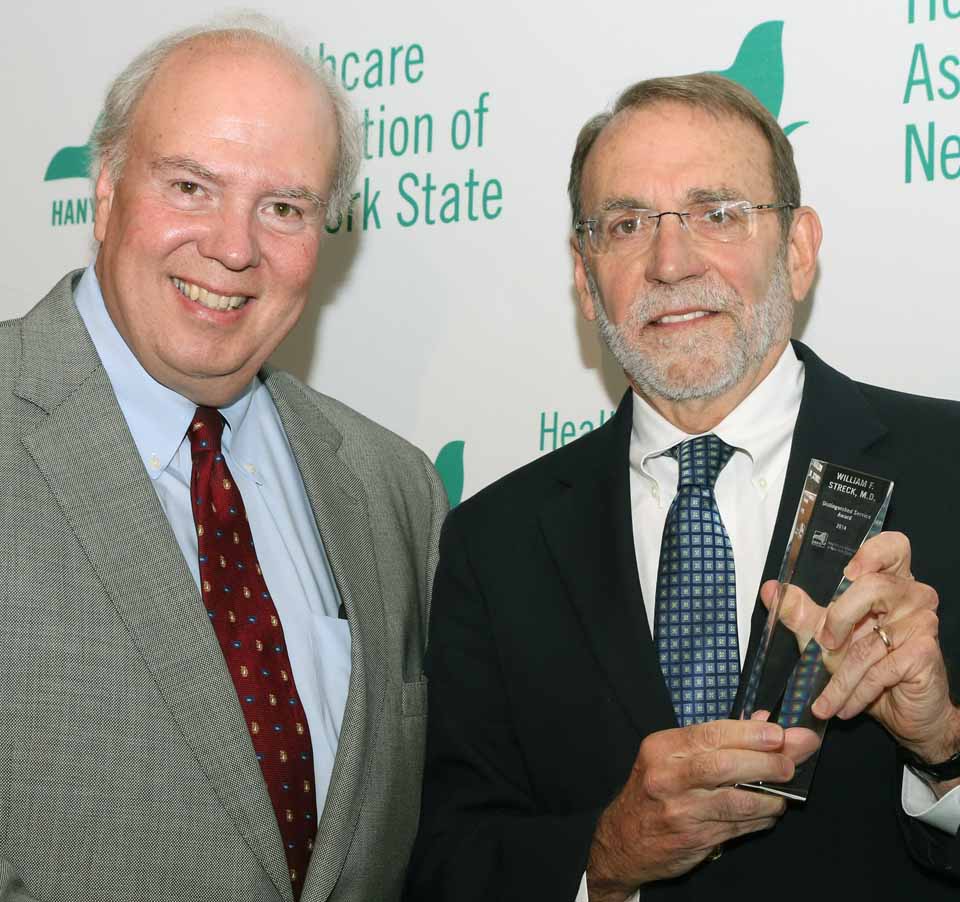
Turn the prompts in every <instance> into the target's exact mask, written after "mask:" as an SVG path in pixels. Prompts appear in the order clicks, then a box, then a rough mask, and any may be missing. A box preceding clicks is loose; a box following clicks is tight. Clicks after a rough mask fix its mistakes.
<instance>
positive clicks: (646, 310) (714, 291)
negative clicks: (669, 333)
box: [627, 282, 743, 326]
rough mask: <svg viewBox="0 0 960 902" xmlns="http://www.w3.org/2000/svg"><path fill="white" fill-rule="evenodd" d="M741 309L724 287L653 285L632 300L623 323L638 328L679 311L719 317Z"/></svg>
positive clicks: (707, 283)
mask: <svg viewBox="0 0 960 902" xmlns="http://www.w3.org/2000/svg"><path fill="white" fill-rule="evenodd" d="M742 306H743V301H742V300H741V298H740V296H739V295H738V294H737V293H736V292H735V291H734V290H733V289H731V288H730V287H729V286H726V285H717V284H711V283H709V282H694V283H691V284H689V285H656V286H654V287H652V288H649V289H647V290H646V291H644V292H643V293H642V294H638V295H637V296H636V297H635V298H634V300H633V302H632V303H631V304H630V310H629V313H628V315H627V320H628V322H629V323H630V324H631V325H638V326H642V325H645V324H647V323H651V322H654V321H655V320H658V319H660V318H661V317H664V316H668V315H670V314H674V313H677V312H679V311H686V310H693V309H696V310H708V311H710V312H711V313H723V312H724V311H726V310H731V309H737V308H738V307H742Z"/></svg>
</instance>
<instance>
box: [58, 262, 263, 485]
mask: <svg viewBox="0 0 960 902" xmlns="http://www.w3.org/2000/svg"><path fill="white" fill-rule="evenodd" d="M74 300H75V303H76V305H77V310H78V312H79V313H80V317H81V319H82V320H83V323H84V325H85V326H86V327H87V332H89V333H90V338H91V340H92V341H93V345H94V347H95V348H96V349H97V354H98V355H99V356H100V361H101V362H102V363H103V367H104V369H105V370H106V371H107V376H108V377H109V378H110V383H111V385H112V386H113V392H114V394H115V395H116V397H117V403H118V404H119V405H120V410H121V412H122V413H123V417H124V419H125V420H126V421H127V427H128V428H129V429H130V434H131V436H132V437H133V442H134V444H135V445H136V447H137V452H138V453H139V454H140V457H141V458H142V460H143V465H144V467H146V470H147V473H148V474H149V475H150V477H151V478H152V479H156V478H157V477H159V476H160V474H161V473H162V472H163V471H164V470H165V469H166V468H167V466H168V465H169V463H170V461H171V460H172V459H173V456H174V455H175V454H176V453H177V449H178V448H179V447H180V443H181V442H182V441H183V437H184V435H186V432H187V427H188V426H189V425H190V420H191V419H192V418H193V413H194V411H195V410H196V408H197V405H196V404H194V403H193V401H190V400H188V399H187V398H184V397H183V395H179V394H177V393H176V392H175V391H173V390H172V389H169V388H167V387H166V386H165V385H161V384H160V383H159V382H157V381H156V379H154V378H153V377H152V376H151V375H150V374H149V373H148V372H147V371H146V370H145V369H144V368H143V367H142V366H141V365H140V361H139V360H137V358H136V356H135V355H134V354H133V352H132V351H131V350H130V348H129V347H127V343H126V342H125V341H124V340H123V337H122V336H121V335H120V333H119V332H118V331H117V327H116V326H115V325H114V323H113V320H112V319H111V318H110V314H109V313H108V312H107V308H106V304H105V303H104V300H103V293H102V292H101V290H100V283H99V281H98V280H97V274H96V272H95V270H94V268H93V265H92V264H91V265H90V266H88V267H87V269H86V271H85V272H84V274H83V276H82V277H81V278H80V282H79V284H78V285H77V288H76V291H75V292H74ZM258 385H259V379H254V381H253V382H252V383H251V384H250V385H249V386H247V389H246V391H244V393H243V394H242V395H241V396H240V397H239V398H238V399H237V400H236V401H234V402H233V403H232V404H230V405H229V406H227V407H224V408H222V409H221V411H220V412H221V414H223V418H224V419H225V420H226V422H227V425H228V426H229V429H224V433H223V445H224V447H225V448H227V449H229V448H230V444H231V440H232V437H233V436H236V435H237V433H238V432H239V431H240V429H241V427H242V425H243V423H244V421H245V419H246V415H247V412H248V410H249V409H250V399H251V398H252V396H253V393H254V390H255V389H256V387H257V386H258Z"/></svg>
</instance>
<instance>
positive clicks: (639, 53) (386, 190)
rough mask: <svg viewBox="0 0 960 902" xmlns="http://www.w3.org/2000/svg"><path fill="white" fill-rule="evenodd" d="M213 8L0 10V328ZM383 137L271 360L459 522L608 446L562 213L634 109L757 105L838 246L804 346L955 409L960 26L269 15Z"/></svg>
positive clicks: (607, 372)
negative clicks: (125, 112) (557, 457)
mask: <svg viewBox="0 0 960 902" xmlns="http://www.w3.org/2000/svg"><path fill="white" fill-rule="evenodd" d="M222 11H223V9H222V7H221V6H219V5H218V4H215V3H210V2H207V0H166V2H164V3H162V4H148V5H147V6H145V7H139V8H134V7H132V6H131V5H130V4H128V3H121V2H120V0H92V2H88V3H85V4H58V5H57V8H55V10H53V9H51V5H50V4H16V5H14V6H13V7H11V8H8V9H6V10H5V16H4V18H5V23H6V25H5V28H4V29H3V33H2V35H0V48H2V54H3V59H4V66H3V71H2V76H0V78H2V79H3V84H2V91H0V104H2V117H3V121H4V122H5V123H6V128H5V134H6V135H7V137H6V139H5V144H6V146H7V161H8V162H7V168H6V170H4V172H3V174H2V175H0V179H2V183H3V194H4V196H5V197H6V198H7V213H6V215H5V216H4V217H3V218H2V223H0V240H2V246H3V249H4V251H3V252H4V255H5V265H4V267H3V269H2V275H0V318H8V317H12V316H19V315H21V314H22V313H24V312H25V311H26V310H28V309H29V308H30V307H31V306H33V304H34V303H36V301H37V300H39V299H40V297H42V295H43V294H44V293H46V291H47V290H48V289H49V288H50V287H51V286H52V285H53V283H54V282H55V281H56V280H57V279H58V278H59V277H60V276H61V275H62V274H63V273H64V272H66V271H67V270H68V269H71V268H74V267H77V266H82V265H85V264H86V263H88V262H89V261H90V260H91V259H92V255H93V253H94V246H93V239H92V217H93V204H92V202H91V193H92V191H91V185H90V182H89V181H88V180H87V179H86V176H85V171H84V170H85V163H86V157H87V147H86V141H87V137H88V136H89V134H90V129H91V126H92V125H93V122H94V120H95V119H96V117H97V114H98V112H99V107H100V104H101V102H102V99H103V95H104V92H105V89H106V86H107V84H108V83H109V81H110V80H111V79H112V78H113V77H114V76H115V75H116V74H117V73H118V72H119V71H120V69H121V68H122V67H123V66H124V65H125V64H126V62H128V61H129V59H130V58H131V57H132V56H133V55H134V54H135V53H136V52H138V51H139V50H140V49H142V48H143V47H144V46H146V44H148V43H150V42H151V41H153V40H154V39H155V38H157V37H159V36H160V35H162V34H164V33H166V32H168V31H172V30H175V29H178V28H181V27H185V26H187V25H191V24H195V23H197V22H198V21H203V20H204V19H206V18H209V17H211V16H213V15H216V14H218V13H221V12H222ZM263 11H264V12H266V13H268V14H270V15H273V16H276V17H277V18H279V19H280V20H281V21H283V22H284V23H285V24H286V25H287V26H288V27H289V28H290V29H291V31H293V33H294V34H295V35H297V37H298V41H299V42H300V43H302V45H303V48H304V53H305V54H307V55H309V56H310V57H312V58H314V59H319V60H322V61H323V62H324V64H325V65H328V66H330V67H331V68H332V69H334V70H335V71H336V73H337V74H338V75H339V76H340V77H341V78H342V80H343V82H344V84H345V85H346V87H347V89H348V90H349V92H350V95H351V97H352V99H353V101H354V102H355V104H356V106H357V109H358V111H359V113H360V116H361V119H362V121H363V123H364V139H365V154H364V156H365V160H364V168H363V170H362V172H361V174H360V177H359V180H358V182H357V185H356V194H355V198H354V202H353V204H352V206H351V209H350V212H349V214H348V215H346V216H345V217H344V218H343V219H342V220H341V222H340V224H339V226H338V227H337V228H336V229H335V230H334V231H333V232H332V233H331V234H330V236H329V238H328V240H327V241H326V243H325V245H324V247H323V250H322V251H321V259H320V265H319V268H318V274H317V278H316V280H315V283H316V284H315V290H314V295H315V297H314V298H313V303H312V304H311V307H310V308H309V310H308V312H307V314H306V315H305V317H304V319H303V320H302V321H301V323H300V324H299V325H298V326H297V328H296V330H295V332H294V334H293V335H292V336H291V337H290V338H289V339H288V340H287V341H286V343H285V344H284V345H283V346H282V348H281V349H280V350H279V351H278V353H277V355H276V362H277V363H278V364H280V365H282V366H285V367H287V368H289V369H291V370H293V371H294V372H295V373H296V374H297V375H298V376H300V377H301V378H303V379H305V380H306V381H308V382H309V383H311V384H312V385H314V386H315V387H316V388H318V389H320V390H321V391H324V392H327V393H329V394H332V395H334V396H336V397H338V398H340V399H342V400H343V401H345V402H347V403H349V404H351V405H352V406H354V407H356V408H358V409H359V410H361V411H363V412H364V413H366V414H368V415H369V416H371V417H372V418H374V419H376V420H378V421H380V422H381V423H383V424H384V425H386V426H388V427H389V428H391V429H393V430H395V431H396V432H399V433H400V434H402V435H404V436H406V437H407V438H409V439H410V440H411V441H413V442H414V443H415V444H417V445H419V446H420V447H422V448H423V449H424V450H425V451H426V452H427V454H428V455H430V457H431V458H433V459H439V465H440V469H441V472H442V474H443V476H444V480H445V482H446V484H447V486H448V491H449V492H450V494H451V497H452V499H453V500H454V501H456V500H458V499H459V498H460V497H461V495H464V496H465V495H469V494H471V493H473V492H475V491H477V490H478V489H479V488H481V487H482V486H484V485H485V484H487V483H489V482H490V481H492V480H493V479H495V478H497V477H498V476H500V475H502V474H503V473H505V472H507V471H508V470H511V469H513V468H514V467H517V466H519V465H521V464H523V463H525V462H527V461H529V460H531V459H532V458H534V457H536V456H538V455H540V454H542V453H545V452H547V451H549V450H551V449H553V448H556V447H558V446H560V445H562V444H565V443H567V442H570V441H574V440H575V439H576V438H577V437H578V436H580V435H582V434H583V433H584V432H586V431H589V430H590V429H593V428H596V427H598V426H599V425H601V424H602V423H603V422H604V421H605V420H606V419H608V418H609V417H610V415H611V412H612V410H613V408H614V407H615V406H616V403H617V400H618V399H619V396H620V394H621V393H622V391H623V388H624V384H625V383H624V380H623V376H622V374H620V373H618V372H617V370H616V367H615V365H614V364H613V363H612V362H611V361H610V360H609V358H608V357H607V355H606V354H605V353H604V352H602V351H601V348H600V345H599V343H598V340H597V338H596V336H595V334H594V332H593V328H592V326H588V325H586V324H584V323H582V322H580V320H579V319H578V313H577V310H576V304H575V296H574V293H573V288H572V276H571V263H570V253H569V249H568V243H567V242H568V235H569V212H568V207H567V201H566V194H565V186H566V179H567V168H568V164H569V159H570V154H571V152H572V149H573V143H574V139H575V137H576V134H577V132H578V130H579V128H580V126H581V125H582V124H583V122H584V121H585V120H586V119H587V118H588V117H589V116H591V115H592V114H594V113H596V112H599V111H600V110H601V109H603V108H605V107H607V106H608V105H609V104H610V102H611V101H612V100H613V99H614V98H615V97H616V95H617V94H618V93H619V92H620V90H621V89H622V88H624V87H625V86H627V85H628V84H630V83H632V82H634V81H637V80H639V79H642V78H647V77H651V76H655V75H669V74H679V73H684V72H693V71H702V70H711V71H719V72H724V73H725V74H728V75H730V76H731V77H733V78H735V79H737V80H738V81H740V82H741V83H743V84H745V85H746V86H747V87H749V88H751V89H752V90H753V91H754V92H755V93H756V94H757V95H758V96H759V97H760V99H761V100H762V101H763V102H764V103H765V104H766V105H767V107H768V108H769V109H770V110H771V111H772V112H773V113H774V114H775V115H777V117H778V119H779V121H780V123H781V124H782V125H783V126H784V128H785V129H786V130H787V131H788V133H789V134H790V138H791V141H792V142H793V144H794V148H795V151H796V155H797V161H798V166H799V169H800V176H801V181H802V184H803V192H804V200H805V202H807V203H810V204H811V205H813V206H814V207H816V208H817V210H818V211H819V213H820V215H821V217H822V219H823V222H824V227H825V240H824V247H823V251H822V254H821V262H820V272H819V276H818V279H817V281H816V284H815V288H814V291H813V293H812V295H811V297H810V298H809V299H808V300H807V302H806V304H805V305H804V306H803V308H802V309H801V311H800V315H799V318H798V322H797V326H796V329H795V334H797V335H798V336H799V337H802V338H803V339H804V340H805V341H807V342H808V343H809V344H811V345H812V346H813V347H814V348H815V349H816V350H817V352H818V353H819V354H820V355H821V356H822V357H824V358H825V359H826V360H827V361H828V362H830V363H832V364H834V365H835V366H838V367H839V368H841V369H843V370H845V371H846V372H848V373H849V374H851V375H852V376H854V377H855V378H858V379H862V380H866V381H870V382H877V383H880V384H884V385H888V386H892V387H896V388H899V389H902V390H904V391H908V392H916V393H921V394H930V395H936V396H941V397H960V367H958V366H957V364H956V361H955V358H954V354H955V353H956V351H955V348H954V336H955V335H956V333H957V331H958V327H960V298H958V285H957V282H958V279H957V253H958V245H957V235H958V232H960V230H958V226H960V212H958V205H957V201H958V199H960V195H958V190H957V189H958V184H960V99H958V98H960V0H886V2H883V3H877V2H871V0H803V2H801V0H738V2H736V3H714V2H709V0H674V2H673V3H671V4H660V3H657V4H654V3H638V2H636V0H629V2H623V0H607V2H605V3H603V4H600V5H599V6H597V7H587V6H585V5H583V4H582V3H571V4H557V3H553V2H547V0H529V2H527V3H523V4H517V3H513V2H507V0H487V2H485V3H483V4H470V5H461V4H457V3H451V2H449V0H446V2H441V0H419V2H416V0H412V2H407V3H402V4H398V3H388V2H386V0H372V2H370V3H365V4H345V5H341V6H333V5H329V6H327V7H322V6H320V5H316V4H309V3H307V2H305V0H272V2H271V3H270V5H269V7H267V8H264V9H263Z"/></svg>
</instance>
